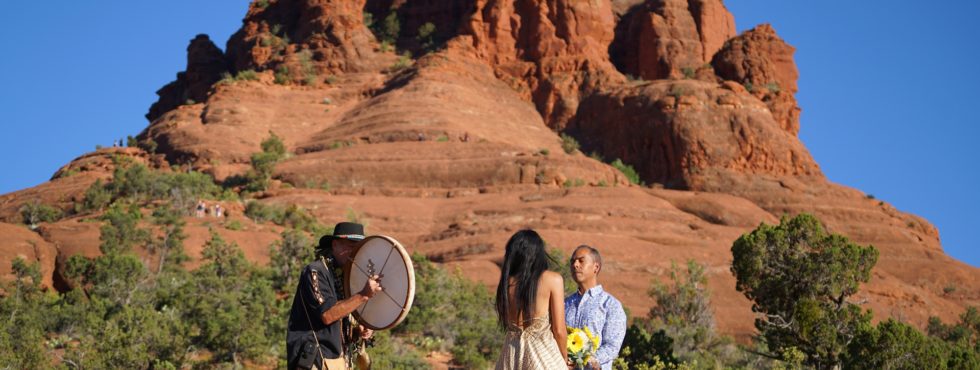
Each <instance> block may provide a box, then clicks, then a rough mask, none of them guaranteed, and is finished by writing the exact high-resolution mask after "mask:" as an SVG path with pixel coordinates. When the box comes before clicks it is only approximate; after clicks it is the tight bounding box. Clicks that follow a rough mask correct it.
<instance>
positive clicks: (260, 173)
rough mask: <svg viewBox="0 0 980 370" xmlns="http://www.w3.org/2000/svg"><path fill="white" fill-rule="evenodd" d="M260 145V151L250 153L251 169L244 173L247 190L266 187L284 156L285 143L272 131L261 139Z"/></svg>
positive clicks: (259, 189)
mask: <svg viewBox="0 0 980 370" xmlns="http://www.w3.org/2000/svg"><path fill="white" fill-rule="evenodd" d="M260 147H261V148H262V151H261V152H258V153H253V154H252V157H251V163H252V170H251V171H249V172H248V173H247V174H246V175H245V186H244V190H245V191H248V192H256V191H263V190H265V189H267V188H268V187H269V180H271V179H272V172H273V171H274V170H275V166H276V164H277V163H279V161H281V160H283V159H285V158H286V145H285V144H283V142H282V139H281V138H279V136H276V133H274V132H272V131H270V132H269V137H268V138H266V139H265V140H262V143H260Z"/></svg>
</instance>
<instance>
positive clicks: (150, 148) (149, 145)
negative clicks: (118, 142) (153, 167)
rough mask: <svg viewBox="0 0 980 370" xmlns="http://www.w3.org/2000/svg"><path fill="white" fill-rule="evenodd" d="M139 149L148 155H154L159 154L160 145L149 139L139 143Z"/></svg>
mask: <svg viewBox="0 0 980 370" xmlns="http://www.w3.org/2000/svg"><path fill="white" fill-rule="evenodd" d="M139 147H140V149H143V150H145V151H146V152H147V153H150V154H153V153H156V152H157V147H158V145H157V142H156V141H154V140H153V139H150V138H147V139H146V140H143V141H141V142H139Z"/></svg>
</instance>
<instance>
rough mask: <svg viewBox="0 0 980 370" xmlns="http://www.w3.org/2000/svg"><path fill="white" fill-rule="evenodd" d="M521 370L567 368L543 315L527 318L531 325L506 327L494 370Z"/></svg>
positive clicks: (559, 369) (549, 324)
mask: <svg viewBox="0 0 980 370" xmlns="http://www.w3.org/2000/svg"><path fill="white" fill-rule="evenodd" d="M525 369H531V370H567V369H568V366H567V365H565V360H564V359H563V358H562V356H561V352H560V350H559V349H558V343H557V342H556V341H555V336H554V335H552V334H551V323H550V322H549V321H548V317H546V316H545V317H535V318H534V319H531V325H528V326H525V327H523V328H521V327H518V326H516V325H513V324H511V325H510V326H509V327H508V328H507V336H506V339H505V341H504V347H503V349H502V350H501V351H500V358H498V359H497V367H496V370H525Z"/></svg>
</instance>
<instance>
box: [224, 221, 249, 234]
mask: <svg viewBox="0 0 980 370" xmlns="http://www.w3.org/2000/svg"><path fill="white" fill-rule="evenodd" d="M225 228H226V229H228V230H232V231H239V230H242V229H244V228H245V227H244V226H242V223H241V222H239V221H238V220H231V221H228V222H225Z"/></svg>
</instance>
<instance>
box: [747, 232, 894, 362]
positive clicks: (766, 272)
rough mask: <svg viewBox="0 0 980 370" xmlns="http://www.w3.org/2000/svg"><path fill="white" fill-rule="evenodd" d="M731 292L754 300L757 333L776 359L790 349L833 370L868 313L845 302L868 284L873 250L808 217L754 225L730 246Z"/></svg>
mask: <svg viewBox="0 0 980 370" xmlns="http://www.w3.org/2000/svg"><path fill="white" fill-rule="evenodd" d="M732 256H733V261H732V268H731V271H732V274H734V275H735V279H736V285H735V287H736V289H737V290H738V291H740V292H742V293H743V294H745V296H746V297H747V298H748V299H749V300H752V301H753V311H755V312H757V313H758V315H759V318H758V319H756V325H755V326H756V329H758V330H759V332H760V334H761V338H762V339H763V340H764V342H765V343H766V345H767V347H768V349H769V350H770V351H772V352H773V353H775V354H776V355H777V356H774V357H777V358H778V357H781V356H779V355H781V354H782V353H783V352H784V351H785V350H787V349H789V348H796V349H798V350H800V351H801V352H803V354H805V355H806V360H805V363H806V364H807V365H809V366H813V367H816V368H820V369H825V368H832V367H835V366H838V365H840V363H841V358H842V356H843V355H844V352H845V350H846V348H847V346H848V344H849V343H850V342H851V340H852V339H853V338H854V335H855V334H856V333H857V332H858V329H859V328H861V327H864V326H866V325H868V324H869V322H870V320H871V313H870V312H865V311H864V310H862V309H861V308H860V307H858V306H857V305H854V304H852V303H849V302H848V301H847V298H848V297H850V296H851V295H853V294H855V293H857V290H858V286H859V285H860V284H861V283H864V282H867V281H868V280H869V279H870V278H871V269H872V268H873V267H874V265H875V263H876V262H877V261H878V250H877V249H875V248H874V247H872V246H867V247H863V246H859V245H857V244H854V243H852V242H851V241H850V240H848V239H847V238H846V237H844V236H841V235H836V234H828V233H827V232H825V231H824V228H823V226H822V225H821V224H820V221H819V220H817V219H816V218H815V217H813V216H811V215H808V214H801V215H799V216H797V217H794V218H788V217H783V219H782V220H781V221H780V223H779V225H777V226H770V225H766V224H762V225H760V226H759V227H758V228H756V229H755V230H754V231H752V232H750V233H747V234H744V235H742V236H741V237H739V238H738V240H736V241H735V243H734V244H733V245H732Z"/></svg>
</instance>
